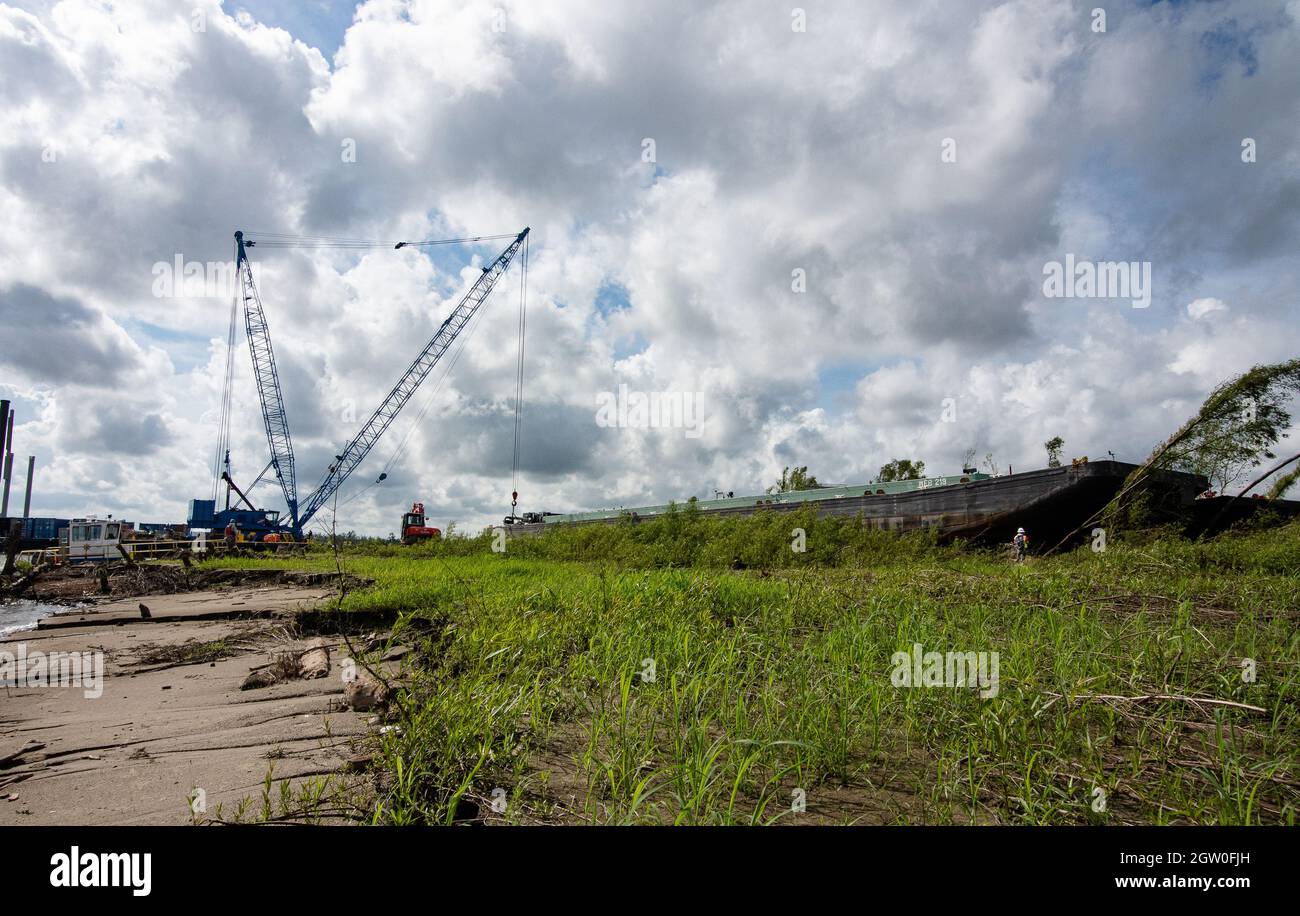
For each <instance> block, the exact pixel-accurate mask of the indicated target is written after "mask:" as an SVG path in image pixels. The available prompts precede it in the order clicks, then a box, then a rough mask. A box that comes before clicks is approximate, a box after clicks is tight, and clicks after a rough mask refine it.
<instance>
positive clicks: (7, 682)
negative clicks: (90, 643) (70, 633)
mask: <svg viewBox="0 0 1300 916" xmlns="http://www.w3.org/2000/svg"><path fill="white" fill-rule="evenodd" d="M0 687H80V688H81V689H82V692H83V693H84V694H85V697H86V699H88V700H94V699H98V698H99V697H100V695H102V694H103V692H104V653H103V652H98V651H96V652H48V653H47V652H40V651H36V652H28V651H27V644H26V643H22V642H20V643H18V651H17V652H10V651H9V650H8V649H0Z"/></svg>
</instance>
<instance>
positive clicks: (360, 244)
mask: <svg viewBox="0 0 1300 916" xmlns="http://www.w3.org/2000/svg"><path fill="white" fill-rule="evenodd" d="M247 234H248V235H249V236H252V237H253V238H252V239H251V240H248V241H246V242H245V243H244V244H245V245H246V246H247V247H253V246H257V247H259V248H296V249H326V248H334V249H353V250H374V249H381V248H394V249H400V248H424V247H432V246H435V245H466V244H473V243H476V242H490V241H496V240H498V239H507V238H515V237H516V236H515V234H514V233H503V234H500V235H476V236H468V237H464V238H454V239H426V240H424V241H418V242H407V241H399V242H392V241H376V240H370V239H357V238H340V237H335V236H303V235H290V234H288V233H282V232H257V231H254V230H248V233H247ZM527 283H528V240H527V239H525V240H524V250H523V259H522V261H521V264H520V275H519V360H518V366H517V369H516V373H515V425H514V454H513V458H512V467H511V474H512V492H511V503H510V514H511V515H512V516H513V515H514V514H515V505H516V503H517V502H518V499H519V493H518V481H519V449H520V421H521V413H520V411H521V406H522V400H523V385H524V328H525V325H526V323H527V317H526V309H527V288H528V287H527ZM241 290H242V284H241V286H240V288H238V289H236V291H235V295H236V298H235V300H234V301H232V303H231V311H230V333H229V341H228V345H227V350H226V387H225V392H224V394H223V399H222V419H221V433H220V438H219V441H218V445H217V454H216V457H215V458H214V465H213V467H214V475H213V476H214V482H213V485H212V487H213V490H212V492H213V499H214V500H215V499H216V492H217V483H216V482H215V481H216V479H217V478H219V475H220V467H221V455H222V453H223V452H224V451H225V449H226V447H228V445H229V427H230V417H229V414H230V395H231V383H232V380H233V379H232V373H233V371H234V363H233V354H234V342H235V332H236V328H237V326H238V322H237V308H238V304H239V300H238V296H239V295H240V293H241ZM482 317H483V311H481V310H480V312H479V314H477V315H475V316H474V319H473V321H472V322H471V325H470V327H469V328H468V329H466V333H465V334H463V335H461V339H460V340H458V341H456V346H455V348H454V349H455V352H454V353H453V354H452V358H451V360H450V361H449V362H448V365H447V367H446V369H445V370H444V371H443V373H442V376H441V377H440V378H439V379H438V381H437V383H436V384H435V385H434V387H433V390H432V391H430V393H429V396H428V398H427V399H426V401H425V403H424V404H423V405H422V407H421V409H420V412H419V414H418V415H417V416H416V418H415V421H414V422H413V423H412V424H411V426H410V428H409V429H408V430H407V433H406V435H405V436H404V437H403V438H402V440H401V442H399V443H398V446H397V448H396V449H395V450H394V452H393V455H392V457H390V458H389V459H388V461H387V462H386V463H385V464H384V467H383V469H382V471H381V472H380V474H379V476H378V477H377V478H376V479H375V480H374V482H373V483H371V484H369V485H368V486H366V487H364V488H362V489H361V490H359V491H357V492H356V493H354V494H352V495H351V496H349V497H348V498H347V499H346V500H344V501H343V502H342V503H340V504H339V505H340V506H344V505H347V504H348V503H350V502H352V501H353V500H355V499H357V498H358V497H360V496H362V495H364V494H365V493H366V492H367V491H369V490H370V489H372V488H374V487H375V486H377V485H378V484H380V483H382V482H383V481H384V479H385V478H387V477H388V471H389V469H390V468H391V467H392V466H393V464H394V463H395V462H396V461H397V460H398V459H399V458H400V457H401V456H402V455H403V454H405V452H406V447H407V444H408V442H409V441H410V438H411V435H412V434H413V433H414V432H415V430H416V428H417V427H418V426H419V423H420V421H421V420H423V419H424V417H425V415H426V414H427V413H428V411H429V409H430V408H431V407H432V406H433V401H434V398H435V396H436V395H437V394H438V392H439V390H441V388H442V385H443V383H444V382H445V381H446V380H447V376H448V375H450V374H451V371H452V369H454V368H455V366H456V363H457V362H458V361H459V360H460V357H461V356H462V355H463V354H464V352H465V344H466V342H467V341H468V339H469V338H470V337H471V336H473V333H474V331H475V330H476V329H477V327H478V324H479V321H480V320H481V319H482Z"/></svg>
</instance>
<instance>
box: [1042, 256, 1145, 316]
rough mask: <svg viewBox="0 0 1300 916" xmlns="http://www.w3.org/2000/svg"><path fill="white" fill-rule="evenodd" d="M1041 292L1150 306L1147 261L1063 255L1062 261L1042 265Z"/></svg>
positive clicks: (1064, 296)
mask: <svg viewBox="0 0 1300 916" xmlns="http://www.w3.org/2000/svg"><path fill="white" fill-rule="evenodd" d="M1043 278H1044V279H1043V295H1044V296H1046V297H1047V298H1048V299H1131V300H1133V308H1135V309H1144V308H1147V307H1148V306H1149V305H1151V262H1150V261H1096V262H1094V261H1087V260H1075V257H1074V255H1073V254H1067V255H1066V256H1065V263H1064V264H1062V263H1061V262H1060V261H1048V262H1047V263H1046V264H1044V265H1043Z"/></svg>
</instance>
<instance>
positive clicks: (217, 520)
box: [188, 227, 529, 544]
mask: <svg viewBox="0 0 1300 916" xmlns="http://www.w3.org/2000/svg"><path fill="white" fill-rule="evenodd" d="M528 232H529V230H528V228H527V227H525V228H524V230H523V231H522V232H520V233H519V234H518V235H514V236H479V237H476V238H470V239H438V240H433V241H428V242H398V243H397V244H396V245H395V246H393V247H395V248H399V249H400V248H405V247H408V246H410V247H419V246H424V245H439V244H449V243H453V242H454V243H459V244H466V243H471V242H483V241H488V240H492V239H500V238H510V239H511V241H510V243H509V244H508V245H507V246H506V248H505V250H504V251H502V252H501V253H500V254H499V255H497V257H496V258H495V259H494V260H493V261H492V262H491V263H490V264H488V266H486V267H484V268H482V270H481V273H480V274H479V276H478V277H477V278H476V279H475V280H474V283H473V284H472V285H471V286H470V288H469V291H468V292H467V293H465V295H464V297H463V298H462V299H461V300H460V302H459V303H458V304H457V305H456V307H455V308H454V309H452V311H451V314H449V315H448V316H447V318H446V320H444V321H443V322H442V324H441V325H440V326H439V327H438V329H437V331H436V332H435V333H434V335H433V337H432V338H430V340H429V342H428V343H427V344H425V346H424V348H423V349H422V350H421V351H420V352H419V353H418V354H417V355H416V357H415V359H414V360H413V361H412V362H411V365H410V366H409V367H408V368H407V370H406V371H405V372H404V373H402V375H401V377H400V378H398V380H397V382H396V383H395V384H394V385H393V387H392V390H390V391H389V393H388V395H387V396H386V397H385V398H384V400H383V401H382V402H381V403H380V405H379V406H378V407H377V408H375V411H374V413H372V414H371V415H370V418H369V419H368V420H366V422H365V423H364V424H362V426H361V429H360V431H359V432H357V433H356V435H354V436H353V437H352V439H351V440H349V441H348V443H347V444H346V445H345V446H343V448H342V449H340V450H339V452H338V453H337V454H336V455H335V456H334V461H333V462H332V463H331V464H330V465H329V467H328V468H327V469H326V470H325V472H324V475H323V477H322V478H321V481H320V483H319V484H318V485H317V486H316V489H315V490H313V491H312V492H311V494H310V495H308V496H307V498H306V499H304V500H302V501H301V502H299V499H298V483H297V468H296V466H295V463H294V454H293V441H292V438H291V436H290V434H289V420H288V415H287V413H286V412H285V406H284V394H283V392H282V390H281V386H280V376H279V373H278V372H277V370H276V366H275V354H274V351H273V350H272V347H271V334H270V329H269V327H268V325H267V321H266V312H265V310H264V309H263V308H262V300H261V297H260V295H259V294H258V291H257V285H256V283H255V282H254V280H253V269H252V264H251V262H250V261H249V258H248V249H249V248H252V247H254V246H256V245H258V244H259V242H258V241H256V240H252V239H247V240H246V239H245V238H244V233H243V232H242V231H239V232H236V233H235V270H236V273H237V274H238V277H239V279H238V282H237V284H236V294H235V301H234V302H233V303H232V305H231V313H230V329H229V335H228V341H227V343H228V346H227V359H226V384H225V393H224V397H223V401H222V414H221V424H220V429H219V434H218V442H217V450H216V464H217V468H214V470H216V469H218V468H219V469H220V470H221V473H220V476H219V478H217V483H214V485H213V491H212V498H211V499H194V500H191V501H190V511H189V517H188V523H189V526H190V527H191V528H206V529H209V530H224V529H225V528H226V526H227V525H232V524H233V525H234V526H236V527H237V528H238V529H239V531H240V532H241V533H242V534H243V535H244V539H245V540H246V541H248V542H252V543H271V544H274V543H278V542H285V541H299V540H302V537H303V530H304V529H305V528H306V526H307V524H308V523H309V522H310V521H311V519H312V517H313V516H314V515H315V514H316V513H317V512H318V511H320V509H321V508H323V507H324V506H325V505H326V504H327V503H328V502H329V501H330V499H331V498H332V497H333V496H334V494H335V493H336V492H338V490H339V488H340V487H341V486H343V484H344V482H345V481H347V479H348V478H349V477H350V476H351V474H352V472H353V471H355V470H356V469H357V467H358V466H359V465H360V464H361V462H362V461H364V460H365V458H366V456H367V455H368V454H369V453H370V450H371V449H373V448H374V447H375V444H376V443H377V442H378V441H379V439H380V438H381V437H382V436H383V434H384V432H385V431H386V430H387V429H388V427H389V425H390V424H391V423H392V422H393V420H394V419H395V418H396V417H397V414H398V413H399V412H400V411H401V409H402V408H403V407H405V406H406V403H407V402H408V401H409V400H410V399H411V397H412V396H413V395H414V394H415V392H416V390H417V389H418V388H419V387H420V385H421V384H422V383H423V382H424V380H425V379H426V378H428V376H429V373H430V372H431V371H432V370H433V367H434V366H435V365H437V364H438V361H439V360H441V359H442V357H443V355H444V354H445V353H446V352H447V350H448V349H449V348H450V347H451V345H452V344H453V342H454V341H455V340H456V338H457V337H458V336H459V335H460V334H461V332H462V331H464V330H465V328H466V326H467V325H469V323H470V321H471V319H473V318H474V316H475V314H476V313H477V312H478V311H479V309H480V307H481V306H482V305H483V303H484V302H485V301H486V300H487V298H488V295H489V294H490V293H491V292H492V288H493V287H494V286H495V285H496V282H497V280H498V279H500V277H501V275H502V274H504V273H505V272H506V269H507V268H508V267H509V266H510V263H511V261H512V260H514V258H515V256H516V255H517V254H519V252H520V251H521V250H523V252H524V254H523V257H522V258H521V265H522V270H523V277H524V278H525V279H523V280H521V283H520V315H521V320H520V350H519V352H520V368H519V375H518V379H517V382H518V386H519V387H517V389H516V398H515V430H516V434H515V435H516V445H515V465H516V467H515V474H516V477H517V475H518V452H519V447H518V430H519V403H520V396H521V391H520V388H521V387H522V376H523V320H522V316H523V308H524V296H525V284H526V277H527V269H528V267H527V265H528V252H527V245H526V241H527V238H528ZM261 244H263V245H264V246H266V247H272V248H285V247H311V248H320V247H330V244H328V243H322V242H321V241H320V240H291V239H287V237H275V236H269V237H267V239H266V240H264V241H262V242H261ZM390 244H391V243H373V244H371V243H367V245H368V247H378V246H380V245H382V246H383V247H389V245H390ZM336 247H350V248H355V247H358V244H357V243H353V242H347V243H339V244H338V246H336ZM241 308H242V311H243V315H244V331H245V334H246V336H247V338H248V348H249V352H250V353H251V355H252V360H253V372H254V376H255V379H256V382H257V393H258V398H259V400H260V402H261V407H262V421H263V426H264V427H265V429H266V439H267V444H268V446H269V449H270V456H271V460H270V462H269V463H268V464H267V465H266V467H265V468H263V469H262V473H261V474H259V475H258V476H257V479H256V480H254V482H253V485H252V486H250V487H249V488H248V490H249V491H251V490H252V489H253V487H255V486H256V485H257V484H258V483H260V482H261V480H262V478H263V477H264V476H265V475H266V473H267V472H268V471H274V472H275V477H276V480H278V481H279V483H280V489H281V492H282V493H283V495H284V501H285V505H286V508H287V514H281V513H280V512H279V511H278V510H268V509H260V508H257V507H256V506H254V505H253V502H252V501H251V500H250V499H249V498H248V497H247V495H245V491H244V490H241V489H240V488H239V487H238V486H237V485H236V484H235V482H234V480H233V479H232V477H231V474H230V449H229V441H230V432H229V425H230V403H231V383H232V378H233V376H232V371H233V370H232V356H233V352H234V344H235V336H236V329H237V327H238V312H239V310H240V309H241ZM452 362H453V364H454V360H453V361H452ZM385 477H387V473H384V474H381V475H380V476H379V480H377V481H376V483H378V482H380V481H382V480H383V479H384V478H385ZM220 483H225V485H226V493H225V508H223V509H220V510H218V509H217V490H218V487H219V485H220ZM232 495H237V496H238V497H239V501H240V502H242V503H243V504H244V505H245V506H246V507H247V508H240V507H239V505H238V503H236V505H234V506H231V497H232ZM515 499H517V494H516V496H515ZM417 505H418V504H417ZM511 509H512V511H513V509H514V502H512V504H511ZM410 514H413V513H408V516H409V515H410ZM415 527H424V526H423V524H421V525H419V526H415ZM403 528H404V529H405V525H404V526H403ZM430 530H433V531H437V529H430Z"/></svg>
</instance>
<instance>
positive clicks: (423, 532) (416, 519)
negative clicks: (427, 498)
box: [402, 503, 442, 545]
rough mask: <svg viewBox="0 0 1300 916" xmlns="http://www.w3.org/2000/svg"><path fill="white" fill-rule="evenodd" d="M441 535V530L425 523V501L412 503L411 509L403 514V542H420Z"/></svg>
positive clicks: (434, 539) (436, 538)
mask: <svg viewBox="0 0 1300 916" xmlns="http://www.w3.org/2000/svg"><path fill="white" fill-rule="evenodd" d="M441 537H442V532H441V531H439V530H438V529H437V528H431V527H429V526H427V525H425V524H424V503H412V504H411V511H410V512H408V513H406V514H405V515H403V516H402V543H403V544H408V545H409V544H419V543H422V542H424V541H436V540H438V539H439V538H441Z"/></svg>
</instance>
